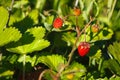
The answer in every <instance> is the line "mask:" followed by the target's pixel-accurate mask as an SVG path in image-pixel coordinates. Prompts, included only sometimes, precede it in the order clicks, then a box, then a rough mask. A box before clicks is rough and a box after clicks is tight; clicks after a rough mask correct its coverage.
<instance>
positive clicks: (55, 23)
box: [53, 17, 63, 28]
mask: <svg viewBox="0 0 120 80" xmlns="http://www.w3.org/2000/svg"><path fill="white" fill-rule="evenodd" d="M62 25H63V20H62V19H61V18H60V17H57V18H56V19H55V20H54V21H53V27H54V28H61V27H62Z"/></svg>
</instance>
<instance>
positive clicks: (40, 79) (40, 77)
mask: <svg viewBox="0 0 120 80" xmlns="http://www.w3.org/2000/svg"><path fill="white" fill-rule="evenodd" d="M48 71H50V69H46V70H44V71H43V72H42V73H40V75H39V78H38V80H42V77H43V74H44V73H46V72H48Z"/></svg>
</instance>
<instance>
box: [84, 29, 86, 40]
mask: <svg viewBox="0 0 120 80" xmlns="http://www.w3.org/2000/svg"><path fill="white" fill-rule="evenodd" d="M84 35H85V37H84V38H85V42H86V27H85V29H84Z"/></svg>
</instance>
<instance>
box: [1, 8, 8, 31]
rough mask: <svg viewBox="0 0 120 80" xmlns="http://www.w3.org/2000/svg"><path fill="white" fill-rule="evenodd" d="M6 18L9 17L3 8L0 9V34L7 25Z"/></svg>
mask: <svg viewBox="0 0 120 80" xmlns="http://www.w3.org/2000/svg"><path fill="white" fill-rule="evenodd" d="M8 16H9V14H8V11H7V10H6V9H4V8H3V7H0V33H1V31H2V30H3V28H5V25H6V24H7V21H8Z"/></svg>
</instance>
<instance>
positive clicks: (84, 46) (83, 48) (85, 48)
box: [78, 42, 90, 57]
mask: <svg viewBox="0 0 120 80" xmlns="http://www.w3.org/2000/svg"><path fill="white" fill-rule="evenodd" d="M89 50H90V44H89V43H88V42H81V43H80V44H79V46H78V53H79V55H80V56H82V57H83V56H85V55H86V54H87V53H88V52H89Z"/></svg>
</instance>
